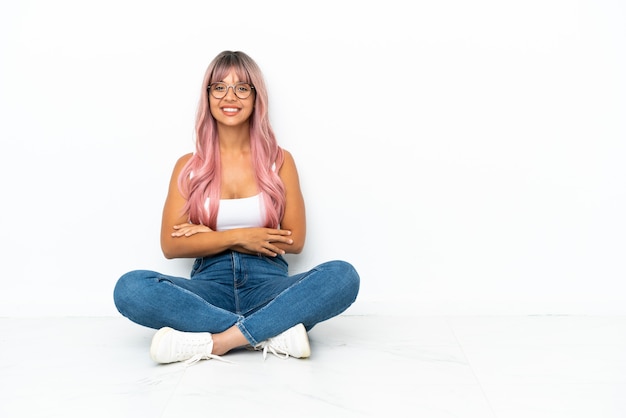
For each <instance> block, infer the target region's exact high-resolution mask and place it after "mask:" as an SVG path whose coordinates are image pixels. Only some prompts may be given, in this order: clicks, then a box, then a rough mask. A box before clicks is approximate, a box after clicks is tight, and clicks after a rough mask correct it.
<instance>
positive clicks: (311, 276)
mask: <svg viewBox="0 0 626 418" xmlns="http://www.w3.org/2000/svg"><path fill="white" fill-rule="evenodd" d="M359 284H360V278H359V275H358V273H357V272H356V270H355V269H354V267H352V265H350V264H349V263H346V262H345V261H329V262H327V263H323V264H320V265H319V266H317V267H315V268H313V269H311V270H309V271H307V272H304V273H300V274H296V275H292V276H290V275H289V273H288V265H287V262H286V261H285V259H284V258H283V257H281V256H277V257H266V256H260V255H248V254H243V253H239V252H235V251H226V252H223V253H220V254H217V255H215V256H210V257H204V258H197V259H196V260H195V262H194V265H193V267H192V270H191V276H190V279H187V278H182V277H173V276H166V275H163V274H160V273H157V272H154V271H149V270H135V271H131V272H129V273H126V274H124V275H123V276H122V277H120V279H119V280H118V282H117V284H116V286H115V290H114V292H113V298H114V301H115V306H116V307H117V309H118V311H119V312H120V313H121V314H122V315H124V316H125V317H127V318H129V319H130V320H131V321H133V322H136V323H137V324H140V325H143V326H146V327H150V328H155V329H158V328H161V327H165V326H168V327H172V328H174V329H177V330H179V331H191V332H210V333H219V332H222V331H225V330H226V329H228V328H230V327H231V326H233V325H237V327H238V328H239V330H241V332H242V333H243V335H244V336H245V337H246V339H247V340H248V342H249V343H250V344H251V345H256V344H258V343H259V342H261V341H264V340H267V339H268V338H270V337H274V336H276V335H278V334H280V333H281V332H283V331H285V330H287V329H289V328H291V327H292V326H294V325H296V324H298V323H302V324H304V326H305V328H306V329H307V330H310V329H311V328H313V326H315V324H317V323H319V322H322V321H324V320H327V319H329V318H332V317H334V316H336V315H339V314H340V313H341V312H343V311H345V310H346V309H347V308H348V307H349V306H350V305H351V304H352V303H353V302H354V301H355V300H356V297H357V294H358V292H359Z"/></svg>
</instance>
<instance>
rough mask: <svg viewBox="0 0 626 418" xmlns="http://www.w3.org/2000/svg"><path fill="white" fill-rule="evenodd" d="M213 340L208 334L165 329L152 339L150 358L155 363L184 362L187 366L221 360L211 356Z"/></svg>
mask: <svg viewBox="0 0 626 418" xmlns="http://www.w3.org/2000/svg"><path fill="white" fill-rule="evenodd" d="M212 350H213V338H212V337H211V334H210V333H208V332H182V331H176V330H175V329H172V328H169V327H165V328H161V329H160V330H158V331H157V333H156V334H154V337H152V345H151V346H150V357H152V360H154V361H155V362H157V363H174V362H176V361H186V362H187V363H189V364H192V363H195V362H197V361H200V360H203V359H211V358H217V359H220V360H221V358H220V357H219V356H216V355H214V354H211V351H212Z"/></svg>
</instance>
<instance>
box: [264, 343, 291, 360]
mask: <svg viewBox="0 0 626 418" xmlns="http://www.w3.org/2000/svg"><path fill="white" fill-rule="evenodd" d="M261 347H263V360H265V359H267V352H268V351H269V352H270V353H272V354H274V355H275V356H276V357H278V358H282V359H286V358H289V353H287V350H286V349H285V348H284V347H276V348H274V346H273V345H272V344H270V343H268V342H266V343H264V344H261ZM259 348H260V347H259ZM277 349H278V350H279V351H281V352H282V354H281V353H279V352H278V351H276V350H277Z"/></svg>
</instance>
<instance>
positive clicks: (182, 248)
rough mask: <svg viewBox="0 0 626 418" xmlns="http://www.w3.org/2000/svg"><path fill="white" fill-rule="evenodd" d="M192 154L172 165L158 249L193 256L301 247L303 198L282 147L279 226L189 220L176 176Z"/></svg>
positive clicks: (273, 251) (286, 250) (280, 251)
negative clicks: (215, 226)
mask: <svg viewBox="0 0 626 418" xmlns="http://www.w3.org/2000/svg"><path fill="white" fill-rule="evenodd" d="M189 158H191V154H187V155H185V156H183V157H181V158H180V159H179V160H178V161H177V163H176V166H175V167H174V170H173V172H172V176H171V179H170V184H169V189H168V194H167V198H166V200H165V205H164V208H163V216H162V220H161V249H162V251H163V254H164V255H165V257H166V258H196V257H204V256H209V255H213V254H218V253H220V252H222V251H225V250H234V251H239V252H243V253H249V254H263V255H267V256H270V257H274V256H276V255H278V254H286V253H293V254H298V253H300V252H301V251H302V248H303V246H304V241H305V237H306V218H305V208H304V199H303V197H302V192H301V189H300V182H299V178H298V172H297V169H296V165H295V162H294V160H293V157H292V156H291V154H290V153H289V152H287V151H285V161H284V163H283V166H282V167H281V168H280V171H279V173H278V175H279V176H280V177H281V179H282V180H283V183H284V185H285V190H286V205H285V214H284V216H283V219H282V221H281V226H280V229H274V228H237V229H231V230H227V231H213V230H211V229H210V228H208V227H207V226H205V225H195V224H190V223H189V222H188V219H187V217H186V215H185V214H182V215H181V212H182V208H183V207H184V204H185V198H184V197H183V196H182V195H181V193H180V190H179V189H178V176H179V174H180V172H181V170H182V168H183V167H184V165H185V163H186V162H187V161H188V160H189Z"/></svg>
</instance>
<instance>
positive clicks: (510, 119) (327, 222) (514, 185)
mask: <svg viewBox="0 0 626 418" xmlns="http://www.w3.org/2000/svg"><path fill="white" fill-rule="evenodd" d="M624 22H626V7H625V6H624V3H623V2H620V1H617V0H615V1H610V0H580V1H570V0H563V1H558V0H536V1H528V0H524V1H522V0H519V1H496V0H493V1H489V0H477V1H461V0H443V1H410V2H408V1H400V0H387V1H376V2H372V1H344V2H341V1H337V0H335V1H327V0H323V1H319V0H318V1H315V2H307V3H301V2H286V1H277V2H273V1H262V2H259V1H250V0H244V1H239V2H231V3H228V2H211V1H206V0H204V1H200V0H197V1H178V2H171V1H154V0H151V1H147V0H146V1H121V0H114V1H112V0H108V1H106V2H105V1H102V2H100V1H71V0H62V1H54V2H49V1H44V0H33V1H20V2H18V1H7V0H1V3H0V176H1V177H0V182H1V183H0V186H1V191H0V192H1V194H2V204H1V206H0V211H1V212H0V231H1V232H2V249H1V252H0V254H1V257H2V258H1V270H0V280H1V284H2V287H1V289H2V290H1V291H0V316H47V315H96V316H98V315H117V312H116V310H115V307H114V305H113V301H112V290H113V287H114V285H115V282H116V280H117V278H118V277H119V276H120V275H121V274H123V273H124V272H126V271H128V270H132V269H137V268H147V269H153V270H159V271H162V272H164V273H173V274H181V275H186V274H187V273H188V270H189V266H190V263H191V262H190V260H174V261H171V260H170V261H168V260H165V259H164V258H163V256H162V254H161V252H160V248H159V243H158V240H159V228H160V215H161V209H162V205H163V201H164V198H165V192H166V187H167V182H168V180H169V176H170V173H171V170H172V168H173V165H174V162H175V160H176V159H177V158H178V157H179V156H180V155H182V154H184V153H186V152H189V151H191V150H192V149H193V124H194V116H195V110H196V105H197V100H198V97H199V94H200V89H201V88H202V86H201V81H202V77H203V74H204V70H205V69H206V66H207V65H208V63H209V61H210V60H211V59H212V58H213V57H214V56H215V55H216V54H217V53H219V52H221V51H222V50H225V49H231V50H243V51H245V52H247V53H248V54H250V55H251V56H252V57H253V58H254V59H255V60H256V61H257V62H258V64H259V65H260V66H261V69H262V70H263V72H264V74H265V77H266V81H267V83H268V87H269V92H270V116H271V120H272V123H273V126H274V129H275V131H276V134H277V136H278V139H279V142H280V143H281V145H283V146H284V147H285V148H286V149H288V150H290V151H291V152H292V153H293V155H294V157H295V158H296V162H297V164H298V167H299V170H300V176H301V181H302V187H303V190H304V193H305V199H306V203H307V212H308V226H309V234H308V238H307V246H306V249H305V251H304V252H303V253H302V254H301V255H300V256H298V257H297V258H293V257H290V262H291V266H292V268H293V270H294V271H301V270H304V269H308V268H310V267H312V266H313V265H314V264H317V263H319V262H322V261H326V260H329V259H335V258H338V259H345V260H347V261H350V262H352V263H353V264H354V265H355V266H356V267H357V269H358V270H359V272H360V274H361V278H362V287H361V293H360V295H359V298H358V300H357V302H356V303H355V305H353V307H351V308H350V312H352V313H355V314H368V313H399V314H424V315H431V314H432V315H438V314H459V315H472V314H539V315H543V314H547V315H551V314H620V315H623V314H626V285H625V284H624V279H625V278H626V265H625V261H624V258H625V257H624V255H625V252H626V241H625V236H626V222H625V220H624V213H626V193H625V186H626V184H625V183H626V181H625V180H626V164H625V161H626V158H625V157H626V117H625V116H626V81H625V76H624V74H626V29H625V28H626V25H625V24H624Z"/></svg>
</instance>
